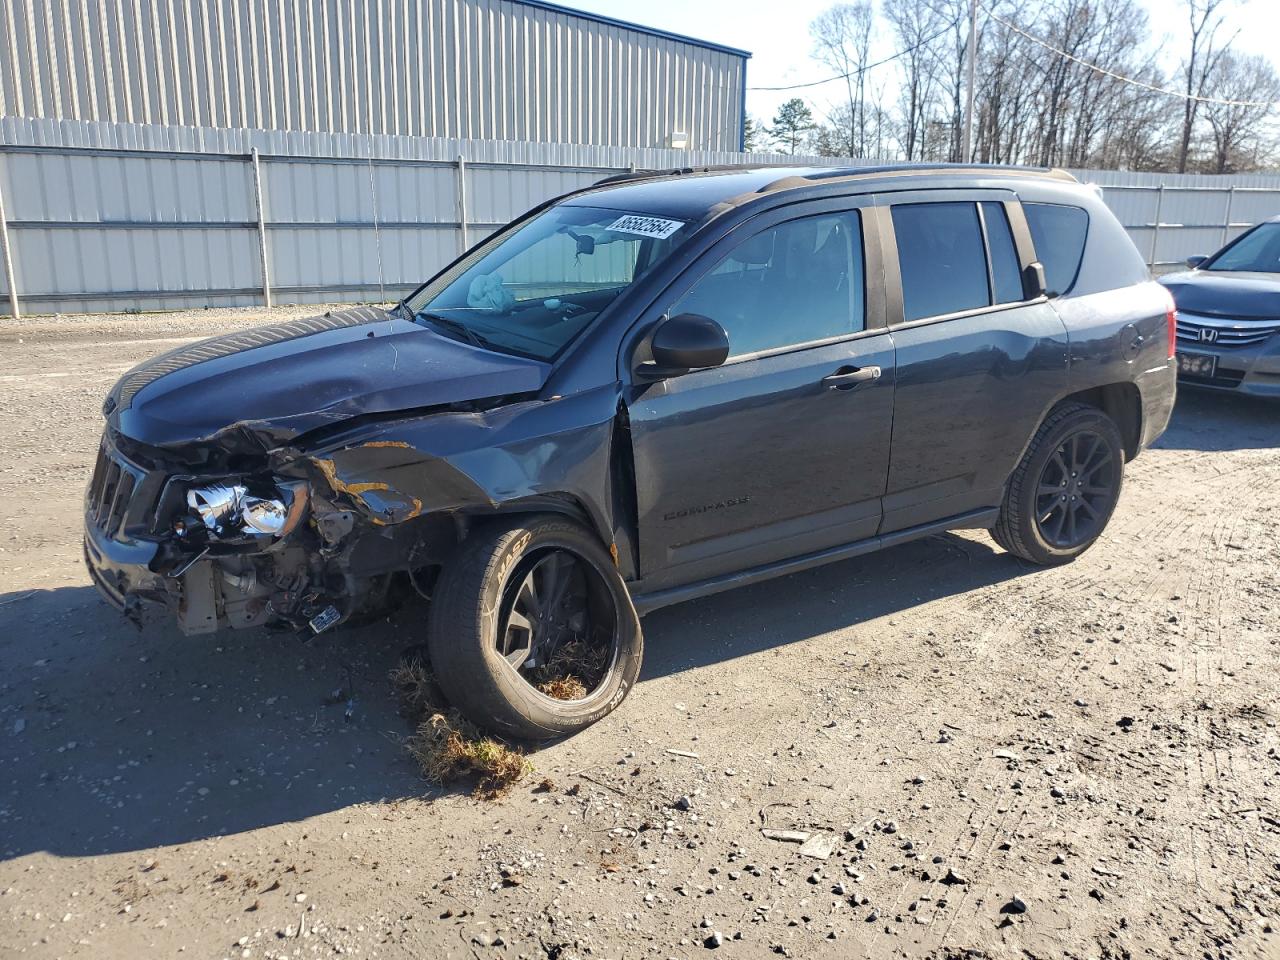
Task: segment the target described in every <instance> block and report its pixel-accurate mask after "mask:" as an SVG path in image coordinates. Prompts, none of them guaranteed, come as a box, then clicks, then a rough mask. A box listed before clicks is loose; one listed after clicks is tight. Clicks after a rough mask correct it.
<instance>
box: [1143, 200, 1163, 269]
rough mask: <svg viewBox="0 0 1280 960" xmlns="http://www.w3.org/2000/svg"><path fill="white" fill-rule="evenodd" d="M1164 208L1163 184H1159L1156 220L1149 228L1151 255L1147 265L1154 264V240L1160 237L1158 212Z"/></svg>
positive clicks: (1151, 265)
mask: <svg viewBox="0 0 1280 960" xmlns="http://www.w3.org/2000/svg"><path fill="white" fill-rule="evenodd" d="M1163 210H1164V184H1163V183H1162V184H1160V192H1159V193H1157V194H1156V222H1155V224H1154V225H1153V226H1152V230H1151V255H1150V256H1149V257H1147V266H1148V267H1155V265H1156V241H1158V240H1159V239H1160V214H1161V212H1162V211H1163Z"/></svg>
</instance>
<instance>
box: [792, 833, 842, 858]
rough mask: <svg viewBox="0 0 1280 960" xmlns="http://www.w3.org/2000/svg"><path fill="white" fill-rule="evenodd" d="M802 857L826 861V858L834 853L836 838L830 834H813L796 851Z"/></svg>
mask: <svg viewBox="0 0 1280 960" xmlns="http://www.w3.org/2000/svg"><path fill="white" fill-rule="evenodd" d="M798 852H799V854H800V856H802V857H814V858H816V859H818V860H826V859H827V857H829V856H831V854H833V853H835V852H836V838H835V835H834V834H830V833H815V834H814V835H813V836H811V837H809V839H808V840H805V841H804V842H803V843H802V844H800V850H799V851H798Z"/></svg>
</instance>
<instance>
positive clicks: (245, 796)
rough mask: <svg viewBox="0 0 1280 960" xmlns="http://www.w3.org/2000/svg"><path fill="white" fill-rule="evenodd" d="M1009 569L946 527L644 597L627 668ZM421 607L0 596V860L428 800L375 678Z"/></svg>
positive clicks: (654, 672)
mask: <svg viewBox="0 0 1280 960" xmlns="http://www.w3.org/2000/svg"><path fill="white" fill-rule="evenodd" d="M1027 569H1029V568H1026V567H1024V566H1023V565H1021V564H1020V563H1019V562H1018V561H1016V560H1014V559H1013V558H1012V557H1010V556H1008V555H1006V554H1003V553H998V552H996V551H995V550H994V549H993V548H992V547H989V546H987V545H986V544H985V543H984V542H982V541H980V540H970V539H965V538H962V537H958V536H954V535H950V534H945V535H939V536H934V537H930V538H928V539H926V540H923V541H920V542H917V543H913V544H907V545H904V546H902V547H898V548H895V549H892V550H888V551H885V552H884V553H882V554H879V555H877V556H876V557H864V558H858V559H854V560H849V561H845V562H842V563H837V564H834V565H831V566H828V567H824V568H820V569H818V570H813V571H808V572H805V573H799V574H794V575H792V576H789V577H786V578H783V579H780V580H776V581H772V582H769V583H765V584H760V585H757V586H755V587H751V588H744V589H741V590H737V591H732V592H729V593H725V594H721V595H719V596H716V597H710V598H707V599H704V600H700V601H695V602H692V603H687V604H683V605H681V606H678V607H672V608H669V609H666V610H660V611H658V612H656V613H654V614H653V615H652V616H650V617H647V618H646V619H645V624H644V626H645V633H646V639H647V652H646V661H647V662H646V667H645V671H644V675H643V678H642V679H647V678H654V677H660V676H663V675H667V674H672V673H677V672H680V671H683V670H688V669H691V668H693V667H696V666H701V665H705V664H711V663H715V662H719V661H729V660H732V659H734V658H737V657H742V656H747V655H749V654H752V653H755V652H758V651H760V650H765V649H769V648H776V647H783V646H785V645H787V644H790V643H793V642H797V641H801V640H806V639H809V638H812V637H815V636H821V635H822V634H824V633H826V632H829V631H833V630H836V629H839V628H843V627H848V626H851V625H855V624H858V623H860V622H863V621H870V620H874V619H875V618H877V617H881V616H883V615H885V614H891V613H893V612H895V611H901V610H905V609H908V608H910V607H912V606H915V605H917V604H919V603H923V602H927V601H929V600H931V599H934V598H936V597H940V596H944V595H948V594H956V593H962V592H964V591H968V590H972V589H975V588H977V587H980V586H984V585H987V584H990V583H995V582H998V581H1001V580H1005V579H1009V578H1012V577H1016V576H1018V575H1019V574H1020V573H1021V572H1023V571H1024V570H1027ZM423 613H424V608H423V605H421V604H416V603H415V604H408V605H406V606H404V607H402V608H401V609H399V610H398V611H396V612H395V613H394V614H392V615H391V617H390V618H388V619H387V620H386V621H384V622H379V623H376V624H373V625H370V626H365V627H358V628H352V629H348V630H341V631H335V632H333V633H332V634H325V635H322V636H321V637H318V638H315V639H313V640H311V641H309V642H304V641H302V640H300V639H299V638H298V637H297V636H296V635H294V634H291V633H279V632H271V631H266V630H251V631H229V632H226V633H221V634H216V635H213V636H209V637H183V636H182V635H180V634H179V633H178V632H177V631H176V630H175V629H174V628H173V627H172V626H171V625H169V624H164V623H156V624H153V625H147V626H144V628H143V629H141V630H138V629H136V628H134V627H132V626H130V625H129V624H128V623H126V622H125V621H124V620H123V618H121V617H120V616H119V615H118V614H117V613H116V612H115V611H114V610H112V609H111V608H109V607H108V606H107V605H106V604H105V603H103V602H102V600H101V599H100V598H99V597H98V595H97V594H96V592H95V591H94V590H93V589H92V588H91V587H89V586H69V587H60V588H57V589H53V590H39V591H34V592H21V591H20V592H14V593H8V594H3V595H0V678H3V679H2V680H0V691H3V693H4V698H3V702H4V706H3V707H2V708H0V744H3V749H0V754H2V756H0V784H3V785H4V786H3V787H0V791H2V792H0V858H2V859H8V858H12V857H16V856H21V855H23V854H26V853H30V852H34V851H49V852H51V853H54V854H57V855H61V856H83V855H96V854H104V853H114V852H122V851H130V850H142V849H149V848H153V847H157V846H162V845H169V844H179V843H185V842H190V841H195V840H202V839H205V838H209V837H215V836H224V835H228V834H235V833H240V832H244V831H248V830H253V829H258V828H263V827H270V826H275V825H280V824H288V823H292V822H297V821H302V820H305V819H306V818H308V817H311V816H315V815H318V814H323V813H328V812H331V811H334V810H340V809H344V808H348V807H351V806H353V805H357V804H360V803H364V802H376V801H381V800H395V799H404V798H411V797H412V798H421V799H425V800H428V801H430V800H432V799H435V798H438V797H439V796H441V795H442V791H441V790H439V789H435V788H432V787H431V786H430V785H429V784H427V783H425V782H424V781H423V780H422V779H421V778H420V776H419V775H418V772H417V769H416V767H415V766H414V764H413V762H412V760H411V759H410V758H409V757H408V756H407V755H406V753H405V751H404V749H403V747H402V746H401V744H400V743H399V742H397V740H398V738H400V737H403V736H405V735H407V734H408V733H409V732H410V731H411V724H410V722H409V721H408V720H406V719H404V718H402V717H400V716H398V714H397V704H396V703H395V702H394V696H393V692H392V690H391V686H390V684H389V682H388V680H387V675H388V672H389V671H390V670H391V668H392V667H393V666H394V665H395V664H396V662H397V660H398V657H399V655H400V652H401V651H402V650H403V649H404V648H405V647H407V646H410V645H411V644H413V643H414V642H416V641H417V640H419V639H420V637H421V633H420V631H419V629H418V625H419V624H420V623H421V621H422V618H423ZM353 688H354V713H353V716H352V718H351V720H350V721H349V722H348V721H347V720H346V719H345V718H344V714H345V712H346V710H347V705H348V697H349V695H350V692H351V690H352V689H353ZM339 689H341V690H342V693H341V695H338V694H337V691H338V690H339ZM637 692H638V694H639V695H640V696H643V688H641V690H639V691H637ZM624 709H625V708H624ZM606 722H608V721H606ZM456 789H457V790H458V791H466V790H469V789H470V784H467V783H460V784H459V785H458V786H457V787H456Z"/></svg>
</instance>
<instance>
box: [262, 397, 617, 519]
mask: <svg viewBox="0 0 1280 960" xmlns="http://www.w3.org/2000/svg"><path fill="white" fill-rule="evenodd" d="M617 408H618V390H617V387H616V385H613V386H610V387H605V388H599V389H596V390H591V391H586V392H584V393H580V394H576V395H574V396H571V397H552V398H550V399H548V400H527V401H520V402H516V403H511V404H508V405H505V406H500V407H496V408H494V409H492V410H487V411H483V412H454V411H442V412H437V413H431V414H426V415H423V416H418V417H412V416H409V417H403V418H398V419H392V420H383V421H378V422H375V423H365V424H362V425H359V426H355V427H353V429H352V430H351V431H349V432H347V433H345V434H340V435H337V436H335V437H331V438H329V439H328V440H326V441H325V443H324V444H323V445H322V446H320V447H318V448H316V449H309V450H307V449H304V450H299V451H297V455H296V456H295V457H294V458H293V460H292V461H291V462H290V463H289V464H287V465H286V466H284V467H283V468H282V469H281V470H280V471H279V472H280V473H282V474H284V475H288V476H302V477H307V478H308V479H310V480H312V482H313V483H315V482H318V483H323V484H324V485H325V486H326V487H327V488H328V491H329V493H330V495H331V496H332V498H333V499H334V500H335V502H339V503H343V504H345V505H346V506H347V507H348V508H350V509H351V510H353V511H354V512H355V514H356V515H357V517H359V518H363V519H364V520H366V521H367V522H369V523H372V524H374V525H377V526H393V525H396V524H400V523H405V522H407V521H410V520H413V519H415V518H417V517H421V516H425V515H428V514H439V513H466V514H486V513H494V512H499V511H502V510H504V509H508V508H510V507H511V506H512V505H516V504H519V503H520V502H522V501H532V502H538V501H539V500H541V501H543V502H545V501H546V500H547V499H548V498H558V499H561V500H563V499H564V498H568V499H570V500H571V501H573V502H575V503H576V504H577V506H578V507H579V508H580V509H581V510H582V511H583V512H584V513H585V514H586V516H587V519H588V520H589V522H590V524H591V526H592V527H594V528H595V530H596V532H597V533H598V534H599V535H600V537H601V538H602V540H603V542H604V543H606V544H611V543H613V539H614V536H613V529H614V520H615V518H614V516H613V507H612V503H613V496H612V491H611V481H612V477H611V470H610V464H611V462H612V459H611V454H612V450H611V445H612V438H613V424H614V417H615V416H616V413H617Z"/></svg>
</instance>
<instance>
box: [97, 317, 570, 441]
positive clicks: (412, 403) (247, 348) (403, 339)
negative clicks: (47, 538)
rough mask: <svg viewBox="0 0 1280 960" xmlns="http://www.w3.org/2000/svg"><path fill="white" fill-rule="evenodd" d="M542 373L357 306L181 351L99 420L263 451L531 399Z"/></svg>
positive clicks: (128, 378) (121, 388) (543, 367)
mask: <svg viewBox="0 0 1280 960" xmlns="http://www.w3.org/2000/svg"><path fill="white" fill-rule="evenodd" d="M549 370H550V367H549V366H548V365H547V364H545V363H541V362H539V361H537V360H530V359H525V358H522V357H513V356H508V355H506V354H501V353H494V352H491V351H488V350H484V349H481V348H479V347H473V346H471V345H470V344H466V343H460V342H458V341H455V340H451V339H449V338H448V337H445V336H443V335H441V334H438V333H436V332H434V331H432V330H429V329H426V328H424V327H421V326H419V325H417V324H415V323H411V322H410V321H408V320H404V319H401V318H400V317H396V316H393V315H391V314H389V313H387V312H386V311H384V310H377V309H373V308H368V307H365V308H359V309H355V310H347V311H341V312H336V313H332V314H326V315H324V316H323V317H314V318H309V319H307V320H297V321H292V322H290V323H284V324H278V325H276V326H271V327H261V328H258V329H256V330H248V331H244V332H241V333H234V334H228V335H226V336H223V337H214V338H212V339H210V340H204V341H201V342H200V343H196V344H191V345H189V346H186V347H181V348H179V349H177V350H174V351H172V352H170V353H167V354H164V355H163V356H160V357H156V358H155V359H154V360H149V361H147V362H146V363H143V364H141V365H139V366H137V367H135V368H134V369H133V370H130V371H129V372H128V373H126V374H125V375H124V376H123V377H122V378H121V379H120V382H119V383H117V384H116V386H115V387H114V388H113V389H112V391H111V393H110V395H109V396H108V398H107V402H106V404H105V406H104V408H103V409H104V413H106V415H107V418H108V421H109V422H110V424H111V425H112V426H113V427H114V428H115V429H117V430H119V431H120V432H121V433H123V434H124V435H125V436H127V437H131V438H133V439H134V440H137V441H140V442H142V443H146V444H151V445H155V446H170V447H171V446H175V445H181V444H184V443H191V442H198V441H207V440H211V439H214V438H216V437H218V436H219V435H228V436H229V435H232V434H236V435H239V436H241V437H244V436H245V435H246V434H247V435H250V436H251V437H252V439H253V440H254V441H256V442H257V443H258V444H261V446H262V448H263V449H264V450H270V449H274V448H276V447H279V446H282V445H284V444H287V443H289V442H290V441H291V440H293V439H294V438H295V437H297V436H299V435H300V434H303V433H306V432H308V431H310V430H314V429H316V428H318V427H322V426H326V425H328V424H332V423H335V422H337V421H341V420H344V419H347V418H349V417H355V416H360V415H362V414H378V413H394V412H396V411H399V410H409V409H414V408H421V407H431V406H437V405H441V404H448V403H461V402H466V401H472V400H482V399H486V398H490V397H496V396H505V395H509V394H519V393H529V392H533V391H536V390H538V389H539V388H541V386H542V384H543V383H544V382H545V380H546V378H547V374H548V372H549Z"/></svg>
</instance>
